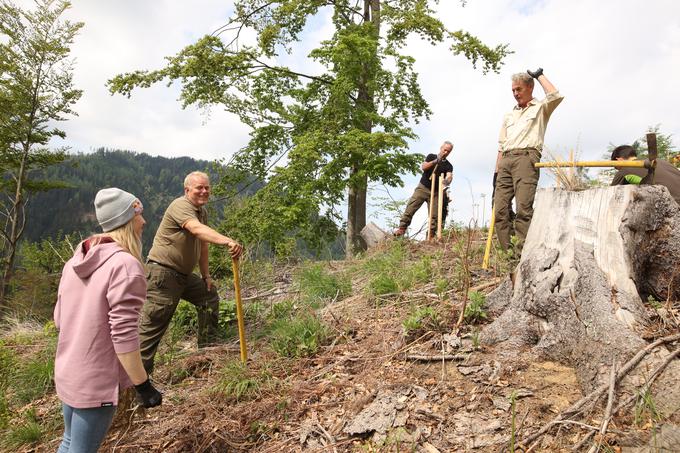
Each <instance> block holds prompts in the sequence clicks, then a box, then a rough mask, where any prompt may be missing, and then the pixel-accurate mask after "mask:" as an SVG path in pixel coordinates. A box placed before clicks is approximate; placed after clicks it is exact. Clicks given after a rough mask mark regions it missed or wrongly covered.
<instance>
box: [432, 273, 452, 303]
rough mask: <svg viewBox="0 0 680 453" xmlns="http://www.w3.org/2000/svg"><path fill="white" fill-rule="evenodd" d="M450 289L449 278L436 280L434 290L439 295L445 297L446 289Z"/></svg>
mask: <svg viewBox="0 0 680 453" xmlns="http://www.w3.org/2000/svg"><path fill="white" fill-rule="evenodd" d="M448 290H449V279H447V278H438V279H437V280H435V282H434V292H435V293H436V294H437V296H439V297H440V298H441V297H444V294H446V291H448Z"/></svg>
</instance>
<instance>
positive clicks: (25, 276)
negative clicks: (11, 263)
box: [7, 232, 77, 320]
mask: <svg viewBox="0 0 680 453" xmlns="http://www.w3.org/2000/svg"><path fill="white" fill-rule="evenodd" d="M76 243H77V240H76V239H75V238H73V237H72V236H69V235H66V236H64V235H62V234H61V232H58V233H57V236H56V238H54V239H52V238H51V237H49V238H46V239H42V240H40V241H39V242H27V241H24V242H23V243H22V244H21V246H20V248H19V252H18V263H17V264H18V266H19V268H18V270H17V271H16V273H15V277H14V279H13V281H12V287H11V288H12V291H11V293H10V295H9V296H8V303H7V306H8V308H10V309H11V311H12V312H13V313H14V315H16V316H20V317H28V318H35V319H38V320H47V319H50V318H51V317H52V313H53V311H54V304H55V303H56V301H57V289H58V287H59V279H60V277H61V269H62V268H63V266H64V264H65V263H66V261H67V260H68V259H70V258H71V256H72V255H73V247H74V246H75V244H76Z"/></svg>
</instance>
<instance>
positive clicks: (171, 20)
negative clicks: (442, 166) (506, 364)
mask: <svg viewBox="0 0 680 453" xmlns="http://www.w3.org/2000/svg"><path fill="white" fill-rule="evenodd" d="M18 3H19V4H21V5H24V6H26V5H30V4H31V2H30V1H27V0H22V1H20V2H18ZM437 9H438V11H439V17H440V18H441V19H442V20H443V21H444V22H445V23H446V25H447V26H448V27H449V28H450V29H453V30H456V29H464V30H467V31H469V32H471V33H473V34H475V35H477V36H478V37H479V38H481V39H482V40H483V41H484V42H485V43H486V44H488V45H490V46H495V45H497V44H501V43H508V44H509V45H510V49H511V50H513V51H514V54H512V55H510V56H509V57H507V58H506V60H505V65H504V66H503V68H502V70H501V73H500V74H487V75H482V73H481V70H479V69H474V68H473V67H472V65H471V64H470V63H469V62H468V61H467V60H466V59H465V58H464V57H462V56H453V55H452V54H451V53H450V52H449V51H448V50H447V49H446V48H445V47H444V46H439V47H432V46H430V45H429V44H427V43H422V42H419V40H418V39H413V41H412V42H413V44H412V45H411V46H410V48H409V53H410V54H411V55H414V56H415V57H416V59H417V63H416V69H417V70H418V72H419V73H420V82H421V86H422V88H423V93H424V95H425V97H426V99H427V100H428V101H429V102H430V106H431V108H432V111H433V115H432V117H431V118H430V120H429V121H428V120H425V119H423V120H422V121H421V123H420V124H419V125H416V126H415V131H416V132H417V133H418V135H419V137H420V138H419V139H418V140H416V141H414V142H413V143H412V147H411V149H412V151H413V152H419V153H422V154H427V153H429V152H436V151H437V150H438V148H439V145H440V144H441V142H442V141H444V140H450V141H452V142H453V143H454V150H453V153H452V155H451V157H450V160H452V163H453V167H454V182H453V189H452V196H453V203H452V205H451V208H452V212H453V218H454V219H456V220H458V221H461V222H464V223H467V222H468V221H469V220H470V218H471V217H472V216H473V215H474V213H477V216H478V220H479V221H481V220H482V214H481V212H479V211H480V210H479V209H474V210H473V203H476V204H480V205H481V204H482V200H483V199H482V197H481V194H486V197H485V200H484V201H485V205H486V206H485V208H486V214H485V215H484V218H485V220H487V221H488V219H489V213H490V194H491V178H492V174H493V167H494V162H495V158H496V149H497V136H498V130H499V128H500V121H501V118H502V115H503V113H504V112H506V111H507V110H509V109H510V108H512V106H513V103H514V100H513V98H512V96H511V92H510V76H511V74H513V73H515V72H519V71H524V70H526V69H527V68H532V69H535V68H536V67H538V66H542V67H543V68H544V72H545V74H546V76H547V77H548V78H549V79H550V80H551V81H552V82H553V83H554V84H555V86H556V87H557V88H558V89H559V90H560V91H561V92H562V94H564V96H565V100H564V101H563V102H562V104H561V105H560V106H559V107H558V108H557V110H556V111H555V113H554V114H553V117H552V119H551V121H550V124H549V126H548V131H547V134H546V140H545V143H546V149H547V150H549V151H551V152H552V153H555V154H562V155H567V154H568V153H569V150H571V149H573V150H575V151H576V152H577V153H578V154H579V155H580V157H581V158H583V159H596V158H599V157H601V155H602V154H603V153H604V152H605V151H606V150H607V147H608V145H609V144H610V143H611V144H615V145H619V144H625V143H630V142H632V141H633V140H635V139H636V138H639V137H640V136H642V135H643V134H644V132H645V131H646V129H647V128H648V127H649V126H655V125H660V128H661V132H663V133H666V134H669V133H670V134H673V137H674V138H675V143H676V145H677V144H680V108H678V105H677V103H678V100H680V84H678V83H677V74H679V73H680V22H679V21H678V19H677V18H678V17H680V2H677V1H676V0H650V1H648V2H641V1H638V0H601V1H592V0H543V1H517V0H468V1H467V4H466V5H465V7H463V6H461V3H460V2H458V1H454V0H441V1H440V3H439V5H438V7H437ZM231 10H232V4H231V2H229V1H217V0H196V1H193V2H185V1H179V0H174V1H171V0H154V1H146V2H139V1H131V0H118V1H116V2H110V1H106V0H74V1H73V7H72V9H71V10H70V12H69V13H68V17H69V18H71V19H72V20H76V21H83V22H85V27H84V28H83V30H82V31H81V33H80V35H79V36H78V37H77V38H76V42H75V45H74V46H73V55H74V56H75V57H76V64H75V84H76V87H78V88H81V89H83V90H84V94H83V97H82V99H81V100H80V101H79V102H78V104H77V105H76V106H75V110H76V111H77V112H78V113H79V115H80V116H79V117H76V118H73V119H71V120H70V121H68V122H66V123H65V124H64V125H63V128H64V129H65V130H66V132H67V134H68V137H67V140H66V144H67V145H70V146H71V147H72V150H73V151H83V152H88V151H90V150H93V149H96V148H98V147H102V146H105V147H108V148H114V149H128V150H133V151H137V152H145V153H149V154H152V155H162V156H167V157H176V156H183V155H189V156H191V157H194V158H197V159H209V160H212V159H216V158H227V159H228V158H229V157H230V155H231V154H232V153H233V152H235V151H237V150H238V149H239V148H240V147H241V146H243V145H245V144H246V142H247V140H248V129H247V128H246V127H245V126H243V125H241V124H240V123H239V122H238V120H237V119H236V118H235V117H234V116H232V115H229V114H226V113H224V112H222V111H220V110H219V108H213V109H212V110H210V111H201V110H199V109H195V108H189V109H186V110H182V109H181V106H180V104H179V103H178V102H177V101H176V99H177V97H178V93H179V91H178V89H177V88H176V87H170V88H167V87H165V86H163V85H158V86H154V87H152V88H149V89H144V90H137V91H135V92H134V94H133V96H132V98H131V99H126V98H124V97H122V96H119V95H116V96H111V95H110V94H109V93H108V91H107V88H106V86H105V83H106V81H107V80H108V79H110V78H111V77H113V76H114V75H116V74H119V73H122V72H128V71H132V70H136V69H154V68H158V67H161V66H162V65H163V64H164V57H165V56H169V55H174V54H175V53H176V52H177V51H179V50H180V49H181V48H182V47H184V46H185V45H187V44H190V43H193V42H194V41H196V40H197V39H198V38H200V37H201V36H202V35H204V34H206V33H210V32H212V31H214V30H216V29H217V28H218V27H220V26H221V25H223V24H224V23H225V22H226V19H227V17H228V15H229V13H230V12H231ZM326 19H327V18H324V17H319V18H318V19H317V20H315V21H313V22H312V23H310V24H308V30H307V31H306V33H305V34H304V42H303V45H302V46H301V48H302V49H303V50H302V51H299V52H296V53H295V54H293V55H290V56H284V57H283V58H285V61H286V64H289V65H290V66H291V67H298V68H308V67H309V63H305V56H306V54H307V53H308V51H309V50H311V49H312V48H314V47H315V46H316V44H317V43H318V42H319V41H320V40H322V39H324V38H326V37H328V36H330V34H331V33H332V27H331V24H330V23H329V21H328V20H326ZM248 39H249V37H248V36H247V35H246V36H244V37H242V40H241V42H242V43H246V42H247V40H248ZM534 93H535V95H536V96H537V97H539V98H542V97H543V93H542V90H541V89H540V87H539V86H538V85H537V87H536V89H535V92H534ZM54 144H55V146H56V145H61V144H63V142H56V141H55V143H54ZM545 154H546V153H544V156H545ZM544 159H545V157H544ZM418 179H419V175H416V176H412V175H404V182H405V187H404V188H390V189H389V195H390V196H391V197H393V198H395V199H405V198H407V197H408V196H409V195H410V194H411V192H412V191H413V189H414V187H415V185H416V184H417V181H418ZM541 179H542V184H544V185H545V184H551V183H552V178H550V177H549V176H548V174H544V175H542V177H541ZM371 195H372V196H371ZM371 195H369V198H373V199H377V198H378V197H385V196H387V193H386V192H385V188H383V187H374V188H373V191H372V192H371ZM369 203H370V201H369ZM473 211H474V212H473ZM419 214H420V216H419V217H416V219H415V220H414V223H413V227H412V229H413V228H414V227H417V225H419V224H420V223H422V222H423V221H424V217H425V209H421V212H420V213H419ZM368 220H369V221H370V220H373V221H376V223H378V224H379V225H380V226H383V227H386V226H387V222H388V220H396V219H391V218H390V219H387V218H386V217H385V214H384V213H379V212H375V211H374V213H373V215H370V214H369V219H368Z"/></svg>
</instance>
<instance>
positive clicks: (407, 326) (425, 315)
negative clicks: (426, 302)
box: [402, 307, 440, 336]
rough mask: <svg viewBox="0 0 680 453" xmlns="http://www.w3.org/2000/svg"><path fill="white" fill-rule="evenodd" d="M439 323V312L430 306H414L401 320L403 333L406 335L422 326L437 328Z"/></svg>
mask: <svg viewBox="0 0 680 453" xmlns="http://www.w3.org/2000/svg"><path fill="white" fill-rule="evenodd" d="M439 324H440V319H439V314H438V313H437V312H436V311H435V310H434V309H433V308H432V307H419V308H415V309H413V310H411V313H410V314H409V316H408V317H407V318H406V319H405V320H404V321H403V322H402V326H403V327H404V335H407V336H408V335H410V334H412V333H413V332H416V331H418V330H421V329H423V328H437V327H439Z"/></svg>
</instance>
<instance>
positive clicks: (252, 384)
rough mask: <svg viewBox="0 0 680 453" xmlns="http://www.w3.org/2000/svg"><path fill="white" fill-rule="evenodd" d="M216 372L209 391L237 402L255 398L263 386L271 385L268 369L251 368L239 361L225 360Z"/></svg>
mask: <svg viewBox="0 0 680 453" xmlns="http://www.w3.org/2000/svg"><path fill="white" fill-rule="evenodd" d="M218 374H219V377H218V378H217V382H216V383H215V385H213V387H212V388H211V391H212V392H213V393H218V394H220V395H222V396H225V397H227V398H229V399H233V400H235V401H237V402H238V401H243V400H248V399H251V398H257V397H259V396H260V395H261V392H262V390H263V388H266V387H270V386H271V385H272V376H271V373H270V372H269V371H268V370H266V369H264V370H259V371H257V370H251V369H249V368H248V367H247V366H246V365H245V364H243V363H241V362H240V361H231V362H227V363H226V364H225V365H224V367H222V369H221V370H219V371H218Z"/></svg>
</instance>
